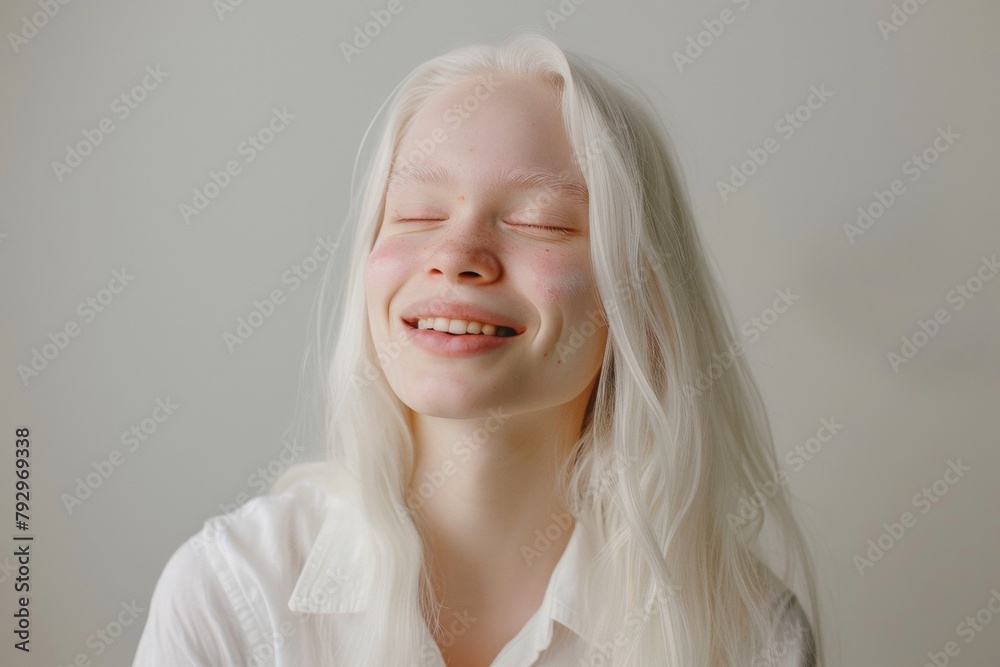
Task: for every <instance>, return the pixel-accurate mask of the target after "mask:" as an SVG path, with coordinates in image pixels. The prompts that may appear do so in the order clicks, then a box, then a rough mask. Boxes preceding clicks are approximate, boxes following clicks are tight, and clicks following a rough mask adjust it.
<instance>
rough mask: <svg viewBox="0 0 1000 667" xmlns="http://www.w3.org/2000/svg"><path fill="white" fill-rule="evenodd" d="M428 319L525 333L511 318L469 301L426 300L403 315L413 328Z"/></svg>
mask: <svg viewBox="0 0 1000 667" xmlns="http://www.w3.org/2000/svg"><path fill="white" fill-rule="evenodd" d="M427 317H445V318H448V319H451V320H465V321H467V322H482V323H483V324H494V325H497V326H502V327H509V328H511V329H513V330H514V332H515V333H518V334H520V333H523V332H524V327H523V326H521V325H519V324H517V323H516V322H514V321H513V320H512V319H511V318H510V317H508V316H506V315H504V314H502V313H498V312H496V311H495V310H490V309H488V308H483V307H482V306H479V305H476V304H474V303H469V302H468V301H445V300H443V299H441V298H434V299H424V300H423V301H417V302H416V303H413V304H411V305H410V306H409V307H408V308H407V309H406V311H405V312H404V313H403V315H402V318H403V321H404V322H406V323H407V324H409V325H411V326H416V325H417V320H419V319H422V318H427Z"/></svg>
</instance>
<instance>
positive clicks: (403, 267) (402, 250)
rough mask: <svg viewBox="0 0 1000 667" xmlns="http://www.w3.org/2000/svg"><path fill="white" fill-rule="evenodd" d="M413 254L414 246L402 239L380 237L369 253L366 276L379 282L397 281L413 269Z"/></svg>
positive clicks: (370, 280) (372, 280) (371, 280)
mask: <svg viewBox="0 0 1000 667" xmlns="http://www.w3.org/2000/svg"><path fill="white" fill-rule="evenodd" d="M413 256H414V253H413V251H412V248H410V247H409V244H407V243H405V242H403V241H402V240H401V239H393V238H391V237H385V238H382V239H379V240H378V241H376V243H375V246H374V247H373V248H372V251H371V253H370V254H369V255H368V260H367V262H366V264H365V272H366V277H367V279H368V281H369V282H375V283H377V284H384V283H387V282H388V283H395V282H397V281H398V280H399V279H400V278H402V277H403V276H405V275H406V274H407V272H409V271H410V270H412V264H413ZM373 286H374V285H373Z"/></svg>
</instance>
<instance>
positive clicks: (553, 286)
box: [539, 257, 590, 305]
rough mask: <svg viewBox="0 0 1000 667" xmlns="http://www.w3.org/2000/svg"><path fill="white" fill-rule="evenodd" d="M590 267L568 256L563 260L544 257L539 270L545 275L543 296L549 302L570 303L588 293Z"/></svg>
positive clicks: (542, 283) (542, 280)
mask: <svg viewBox="0 0 1000 667" xmlns="http://www.w3.org/2000/svg"><path fill="white" fill-rule="evenodd" d="M588 269H589V267H588V266H586V265H581V262H580V261H577V260H576V259H575V258H572V257H568V258H564V259H562V260H556V259H555V258H551V259H549V258H544V259H543V260H541V264H540V265H539V270H540V272H541V273H542V275H543V277H542V278H541V279H540V281H539V283H540V284H541V285H542V286H543V292H542V296H543V298H544V299H545V301H546V303H548V304H562V305H569V304H571V303H573V302H574V301H576V300H578V299H582V298H584V297H585V296H586V295H587V292H588V289H589V280H590V273H589V270H588Z"/></svg>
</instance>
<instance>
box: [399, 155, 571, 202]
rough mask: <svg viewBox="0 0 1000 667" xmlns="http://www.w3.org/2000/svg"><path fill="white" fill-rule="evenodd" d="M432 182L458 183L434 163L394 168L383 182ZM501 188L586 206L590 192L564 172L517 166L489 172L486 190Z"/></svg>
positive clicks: (449, 173)
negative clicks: (542, 192) (544, 194)
mask: <svg viewBox="0 0 1000 667" xmlns="http://www.w3.org/2000/svg"><path fill="white" fill-rule="evenodd" d="M419 183H432V184H436V185H451V186H455V185H457V179H456V178H455V175H454V174H453V173H452V172H450V171H448V170H447V169H445V168H444V167H442V166H440V165H437V164H426V163H421V164H407V165H404V166H403V167H400V168H398V169H397V168H395V167H394V168H393V169H392V172H391V173H390V174H389V179H388V180H387V182H386V189H387V190H389V189H394V188H399V187H403V186H404V185H411V184H419ZM504 187H511V188H520V189H523V190H548V191H550V192H551V193H553V194H554V195H556V197H560V198H565V199H569V200H571V201H575V202H577V203H580V204H583V205H584V206H587V203H588V201H589V195H588V193H587V186H586V185H584V184H583V183H581V182H580V181H578V180H576V179H573V178H569V177H568V176H566V174H565V172H563V173H559V172H555V171H552V170H551V169H542V168H538V167H518V168H515V169H511V170H509V171H506V172H502V173H496V172H494V173H492V174H491V175H490V178H489V182H488V183H487V193H489V194H493V193H494V192H496V191H497V190H501V189H503V188H504Z"/></svg>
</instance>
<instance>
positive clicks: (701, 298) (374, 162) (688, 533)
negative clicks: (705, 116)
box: [274, 32, 823, 667]
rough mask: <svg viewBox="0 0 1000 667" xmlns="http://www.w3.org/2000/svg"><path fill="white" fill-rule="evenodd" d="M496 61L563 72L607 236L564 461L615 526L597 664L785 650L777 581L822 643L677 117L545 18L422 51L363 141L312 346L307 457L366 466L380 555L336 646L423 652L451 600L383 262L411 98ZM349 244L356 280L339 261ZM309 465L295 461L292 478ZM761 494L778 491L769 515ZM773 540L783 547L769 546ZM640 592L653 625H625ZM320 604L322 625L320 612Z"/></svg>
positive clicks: (580, 490)
mask: <svg viewBox="0 0 1000 667" xmlns="http://www.w3.org/2000/svg"><path fill="white" fill-rule="evenodd" d="M496 71H502V72H506V73H509V74H513V75H516V76H522V77H531V78H532V79H537V80H541V81H544V82H546V83H548V84H549V85H552V86H554V87H555V88H556V89H557V90H558V91H560V92H561V104H562V117H563V123H564V126H565V128H566V132H567V135H568V138H569V141H570V145H571V146H572V147H573V149H574V151H575V154H576V157H577V159H578V163H579V164H580V167H581V171H582V172H583V174H584V177H585V179H586V184H587V187H588V190H589V216H590V217H589V220H590V222H589V229H590V256H591V261H592V264H593V271H594V278H595V282H596V286H597V289H598V293H599V296H600V300H601V303H602V308H603V314H604V317H605V321H606V322H607V327H608V339H607V347H606V349H605V355H604V362H603V366H602V368H601V371H600V376H599V380H598V384H597V386H596V388H595V390H594V392H593V394H592V396H591V399H590V402H589V404H588V407H587V411H586V415H585V418H584V422H583V429H582V432H581V435H580V437H579V439H578V441H577V442H576V443H575V445H574V446H573V448H572V449H571V450H570V453H569V455H568V456H567V458H566V459H565V461H564V462H563V465H564V468H563V471H565V472H568V476H560V479H568V480H569V483H568V484H562V483H561V484H560V489H559V490H560V492H561V493H563V494H564V499H565V502H566V506H567V507H569V508H571V510H572V512H573V513H574V516H575V517H576V520H577V521H580V522H584V523H585V525H586V527H587V529H588V531H589V532H590V533H591V534H592V535H595V536H597V537H596V539H597V540H598V542H599V544H600V546H601V551H600V554H599V556H600V558H599V560H600V563H599V567H600V570H601V572H602V575H603V576H602V577H600V580H601V581H602V582H603V583H602V584H601V585H600V590H597V589H596V588H595V589H589V590H587V591H586V596H587V598H586V599H587V600H588V601H589V603H590V604H591V605H593V608H594V609H600V610H601V613H599V614H596V616H597V622H598V625H597V631H598V636H599V637H602V638H603V639H602V640H601V641H599V642H598V645H599V646H600V647H603V648H600V649H596V652H593V653H591V654H590V657H591V661H590V662H589V663H588V664H592V665H637V666H639V667H650V666H651V665H658V666H665V665H670V666H675V667H693V666H706V667H715V666H720V667H721V666H729V665H753V666H754V667H756V666H758V665H765V664H771V663H770V660H772V659H773V658H770V659H769V658H768V656H774V655H780V654H781V653H782V652H783V649H782V647H781V646H778V645H777V644H778V643H780V642H787V638H785V637H781V636H776V635H775V631H774V614H775V610H776V609H775V606H774V602H773V600H774V597H773V595H774V590H775V589H774V586H775V582H776V581H777V582H779V583H780V582H784V584H785V585H787V586H788V588H789V589H790V590H795V592H796V594H797V596H798V598H797V599H798V600H799V601H802V602H804V603H805V604H803V608H804V609H806V610H807V611H808V616H809V617H810V623H811V626H812V630H811V635H812V637H813V645H814V650H815V652H816V660H817V664H820V665H822V664H823V659H822V645H823V644H822V638H821V633H820V628H819V607H818V601H817V595H816V588H817V586H816V583H815V574H814V569H813V567H814V566H813V565H812V556H811V554H810V552H809V549H808V548H807V544H806V542H805V539H804V537H803V534H802V532H801V529H800V528H799V526H798V524H797V521H796V518H795V516H794V514H793V512H792V509H791V506H790V504H789V496H788V493H787V491H786V489H785V488H784V485H782V484H778V483H776V482H775V480H776V479H778V478H779V470H778V466H777V462H776V457H775V454H774V446H773V442H772V438H771V431H770V426H769V424H768V419H767V415H766V412H765V410H764V407H763V404H762V401H761V398H760V395H759V391H758V389H757V387H756V385H755V383H754V381H753V379H752V377H751V375H750V372H749V369H748V367H747V365H746V363H745V361H744V359H743V358H742V355H740V354H733V353H732V350H734V349H738V346H737V344H736V341H735V338H734V333H733V332H734V327H733V322H732V318H731V315H730V313H729V310H728V306H724V305H723V301H722V299H721V297H720V295H719V289H718V287H717V285H716V283H715V280H714V278H713V277H712V275H711V274H710V272H709V270H708V267H707V263H706V260H705V257H704V253H703V250H702V247H701V243H700V241H699V238H698V235H697V232H696V229H695V226H694V223H693V220H692V215H691V211H690V206H689V203H688V195H687V193H686V191H685V185H684V184H683V182H682V179H681V175H680V173H679V171H678V169H677V167H676V166H675V165H676V161H675V157H674V155H673V153H672V149H671V146H670V143H669V142H668V141H667V138H666V134H665V132H664V130H663V128H662V123H661V122H660V120H659V117H658V116H657V115H656V112H655V111H653V106H652V105H651V104H650V103H649V101H648V99H647V98H646V97H645V95H644V94H643V93H642V92H641V91H639V90H637V89H636V88H635V86H634V85H632V84H630V83H629V82H628V81H627V79H626V78H624V77H623V76H621V75H620V74H618V73H617V72H614V71H612V70H610V69H609V68H607V67H606V66H603V65H601V64H599V63H597V62H595V61H593V60H590V59H588V58H585V57H583V56H581V55H578V54H575V53H572V52H567V51H564V50H563V49H561V48H559V47H558V46H557V45H556V44H555V43H553V42H552V41H551V40H550V39H549V38H547V37H545V36H542V35H540V34H536V33H531V32H522V33H519V34H517V35H514V36H512V37H510V38H508V39H507V40H506V41H504V42H503V43H502V44H500V45H499V46H490V45H474V46H467V47H463V48H459V49H456V50H454V51H451V52H449V53H446V54H444V55H442V56H439V57H436V58H434V59H432V60H430V61H428V62H425V63H424V64H422V65H419V66H418V67H417V68H416V69H414V70H413V71H412V72H411V73H410V74H409V75H408V76H406V78H405V79H403V81H402V82H401V83H400V84H399V85H398V86H397V87H396V89H395V90H394V91H393V92H392V94H391V95H390V96H389V98H388V99H387V101H386V103H385V104H384V105H383V107H382V109H380V111H379V113H378V114H376V117H375V119H374V120H373V121H372V125H371V126H369V128H368V132H366V135H365V137H364V140H363V142H362V146H361V150H360V151H359V154H358V159H359V163H356V164H355V175H357V174H358V171H359V164H360V161H361V160H362V159H365V160H367V162H368V164H367V166H366V167H365V168H364V171H363V173H364V177H363V179H362V180H361V181H360V182H358V183H352V202H351V210H350V213H349V215H348V219H347V223H348V224H347V227H348V229H347V231H348V233H349V234H352V235H353V243H351V244H346V243H345V244H342V245H341V246H340V247H341V248H344V249H345V252H349V255H348V256H347V257H334V258H333V259H331V260H330V262H329V264H328V267H327V271H326V276H325V278H324V281H325V282H324V284H323V286H322V288H321V289H320V291H319V294H318V297H317V302H316V306H315V309H314V316H315V318H316V323H317V329H316V331H315V340H314V341H313V344H312V346H311V349H310V354H309V355H307V360H308V361H309V363H311V364H312V365H313V367H314V368H318V369H321V372H322V373H323V381H322V383H321V385H322V390H321V391H319V392H317V393H316V394H315V395H314V396H313V401H312V402H311V403H308V402H307V403H308V404H306V405H304V410H305V411H306V412H310V411H315V412H319V413H321V414H322V415H323V417H324V423H323V424H322V425H321V432H320V437H321V440H322V442H323V443H325V447H326V454H325V455H326V457H327V459H326V461H325V462H324V463H323V464H322V465H321V466H320V467H319V468H318V469H317V468H315V466H314V467H313V468H310V470H311V471H313V472H315V474H316V475H317V476H319V477H323V478H325V479H328V480H329V479H334V478H335V477H336V478H342V479H347V480H350V492H351V493H354V494H356V495H357V497H359V498H360V500H361V503H362V506H363V508H364V512H365V514H366V517H367V519H368V521H369V523H370V526H371V543H372V545H373V548H374V553H373V558H374V560H375V571H377V572H378V573H379V576H378V577H376V578H375V581H373V582H372V583H373V586H374V588H373V590H372V598H371V599H372V601H373V606H372V607H371V608H369V609H368V611H367V612H365V613H364V614H363V616H364V617H363V619H362V620H361V622H360V625H359V626H357V627H358V628H359V630H358V631H357V632H352V633H351V636H350V637H349V638H347V639H346V640H345V641H344V642H342V643H341V645H339V646H335V647H331V654H330V656H329V658H330V664H338V665H339V664H346V665H387V666H388V665H392V666H396V665H419V664H421V662H420V658H419V656H421V655H426V647H425V646H421V638H422V637H423V636H424V628H425V625H424V624H425V616H426V617H427V618H431V619H434V618H437V616H436V612H435V610H434V608H433V596H432V595H431V592H430V591H431V590H432V589H431V587H430V585H429V581H430V580H429V578H428V577H429V573H428V570H427V567H426V564H425V559H424V553H423V547H422V541H421V537H420V532H419V530H418V527H417V525H416V523H415V522H414V519H413V516H412V514H411V513H410V512H409V511H408V505H407V503H406V498H405V494H406V490H407V488H408V483H409V480H410V478H411V475H412V473H413V470H414V443H413V437H412V434H411V432H410V429H409V425H408V421H407V417H406V408H405V406H404V405H403V404H402V402H401V401H400V400H399V399H398V398H397V396H396V395H395V394H394V392H393V391H392V389H391V388H390V386H389V384H388V382H387V380H386V377H385V375H384V373H383V371H382V368H383V367H384V366H385V365H386V364H387V363H391V362H392V359H393V358H394V357H395V356H396V355H398V354H399V353H400V352H399V350H398V349H383V350H377V349H375V346H374V344H373V341H372V335H371V331H370V329H369V326H368V318H367V314H366V312H367V311H366V307H365V294H364V284H363V275H364V264H365V261H366V259H367V257H368V255H369V253H370V251H371V249H372V247H373V244H374V241H375V238H376V236H377V234H378V230H379V224H380V221H381V219H382V214H383V204H384V194H385V186H386V180H387V177H388V175H389V170H390V167H391V165H392V163H393V160H394V159H398V157H399V156H397V155H395V151H396V148H397V147H398V145H399V142H400V139H401V137H402V136H403V134H404V133H405V131H406V129H407V127H408V126H409V122H410V120H411V119H412V118H413V116H414V115H415V113H416V112H417V111H418V110H419V109H420V108H421V105H422V104H423V103H424V101H425V100H426V99H427V98H428V97H429V96H430V95H431V94H433V93H434V92H435V91H437V90H439V89H440V88H441V87H443V86H446V85H448V84H450V83H453V82H456V81H458V80H462V79H466V78H469V77H477V78H478V77H479V76H482V75H488V74H489V73H490V72H496ZM386 116H387V118H386ZM380 118H382V119H383V120H382V122H381V125H379V120H380ZM373 128H375V132H376V133H377V134H376V136H377V137H378V141H377V145H376V146H375V147H374V149H372V148H370V141H369V135H371V134H372V133H373ZM345 264H346V275H347V285H346V289H343V285H336V284H333V281H332V277H333V276H334V275H335V274H334V272H335V271H337V270H340V271H343V269H344V266H343V265H345ZM391 347H392V346H390V348H391ZM719 359H725V360H726V361H727V362H728V363H726V364H720V363H719V362H718V360H719ZM304 437H307V436H304ZM316 470H318V472H316ZM303 474H304V473H303V467H301V466H296V467H295V468H293V469H292V470H290V471H289V472H288V473H287V474H286V475H284V476H283V477H282V478H281V479H279V480H278V481H277V482H276V484H275V487H274V489H280V488H283V487H286V486H287V485H288V484H290V483H291V482H292V481H294V480H295V479H298V478H300V477H301V476H302V475H303ZM764 490H766V493H765V492H764ZM749 498H753V499H762V498H763V499H765V500H766V502H757V503H755V504H754V505H753V507H754V511H753V512H750V513H749V514H750V516H748V512H747V511H746V503H747V499H749ZM741 510H742V511H741ZM765 519H767V522H766V523H767V526H768V530H766V531H765V530H763V529H764V527H765ZM765 538H766V539H765ZM772 552H773V553H777V554H779V555H780V556H781V562H782V566H781V568H777V567H775V566H774V565H773V564H771V565H769V564H768V562H767V561H768V557H767V555H766V554H768V553H772ZM778 569H780V575H779V574H777V573H776V570H778ZM425 612H426V613H425ZM637 614H641V616H642V618H643V621H642V623H641V624H640V626H639V627H638V628H636V629H631V628H630V629H629V630H628V631H627V632H625V633H624V634H623V630H625V629H626V628H625V627H624V623H625V621H626V619H632V620H634V619H635V618H636V617H637ZM316 616H322V615H316ZM316 623H317V625H316V626H315V628H314V629H315V631H317V632H322V620H321V619H317V621H316ZM805 632H806V633H809V632H810V630H809V629H808V628H807V629H806V630H805ZM623 637H624V639H623Z"/></svg>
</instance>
